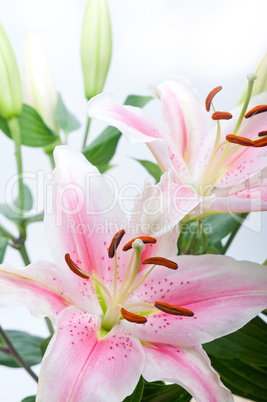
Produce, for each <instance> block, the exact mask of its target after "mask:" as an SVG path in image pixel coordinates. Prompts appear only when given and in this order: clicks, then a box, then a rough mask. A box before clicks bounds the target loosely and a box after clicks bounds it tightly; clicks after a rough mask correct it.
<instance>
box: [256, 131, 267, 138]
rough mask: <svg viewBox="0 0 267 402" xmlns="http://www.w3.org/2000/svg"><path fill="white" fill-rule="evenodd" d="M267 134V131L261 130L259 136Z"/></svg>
mask: <svg viewBox="0 0 267 402" xmlns="http://www.w3.org/2000/svg"><path fill="white" fill-rule="evenodd" d="M265 135H267V131H260V132H259V133H258V136H259V137H264V136H265Z"/></svg>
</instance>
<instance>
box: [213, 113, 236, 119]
mask: <svg viewBox="0 0 267 402" xmlns="http://www.w3.org/2000/svg"><path fill="white" fill-rule="evenodd" d="M232 117H233V115H232V114H231V113H229V112H214V113H213V115H212V116H211V118H212V120H230V119H231V118H232Z"/></svg>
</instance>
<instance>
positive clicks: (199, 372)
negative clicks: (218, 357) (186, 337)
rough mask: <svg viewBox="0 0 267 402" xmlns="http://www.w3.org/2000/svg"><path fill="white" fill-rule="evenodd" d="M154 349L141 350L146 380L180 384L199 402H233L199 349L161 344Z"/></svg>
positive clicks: (230, 395)
mask: <svg viewBox="0 0 267 402" xmlns="http://www.w3.org/2000/svg"><path fill="white" fill-rule="evenodd" d="M154 346H155V348H153V347H148V346H144V349H145V353H146V360H145V361H146V363H145V367H144V370H143V377H144V378H145V380H147V381H159V380H161V381H166V382H172V383H176V384H179V385H181V386H182V387H183V388H185V389H186V390H187V391H188V392H189V393H190V394H191V395H192V396H193V397H194V398H195V399H196V400H197V401H198V402H206V401H212V402H221V401H233V397H232V394H231V392H230V391H229V390H228V389H227V388H226V387H225V386H224V385H223V384H222V382H221V381H220V377H219V375H218V374H217V373H216V372H215V370H214V369H213V368H212V367H211V364H210V360H209V358H208V356H207V354H206V353H205V352H204V351H203V349H202V348H201V347H194V348H182V349H181V348H178V347H172V346H168V345H164V344H163V345H162V344H155V345H154Z"/></svg>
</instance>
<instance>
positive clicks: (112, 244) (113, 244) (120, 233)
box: [108, 229, 125, 258]
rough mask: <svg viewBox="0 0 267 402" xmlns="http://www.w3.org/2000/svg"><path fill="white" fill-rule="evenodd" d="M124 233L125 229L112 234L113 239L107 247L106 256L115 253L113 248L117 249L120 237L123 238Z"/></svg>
mask: <svg viewBox="0 0 267 402" xmlns="http://www.w3.org/2000/svg"><path fill="white" fill-rule="evenodd" d="M124 235H125V230H124V229H122V230H119V231H118V232H117V233H116V234H115V235H114V236H113V239H112V240H111V242H110V246H109V248H108V256H109V258H113V257H114V254H115V249H116V250H117V248H118V247H119V244H120V242H121V239H122V238H123V236H124Z"/></svg>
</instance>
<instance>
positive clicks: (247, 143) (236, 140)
mask: <svg viewBox="0 0 267 402" xmlns="http://www.w3.org/2000/svg"><path fill="white" fill-rule="evenodd" d="M225 138H226V140H227V141H229V142H232V143H233V144H238V145H243V146H244V147H254V146H255V141H252V140H250V139H249V138H246V137H240V136H239V135H234V134H228V135H227V136H226V137H225Z"/></svg>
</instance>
